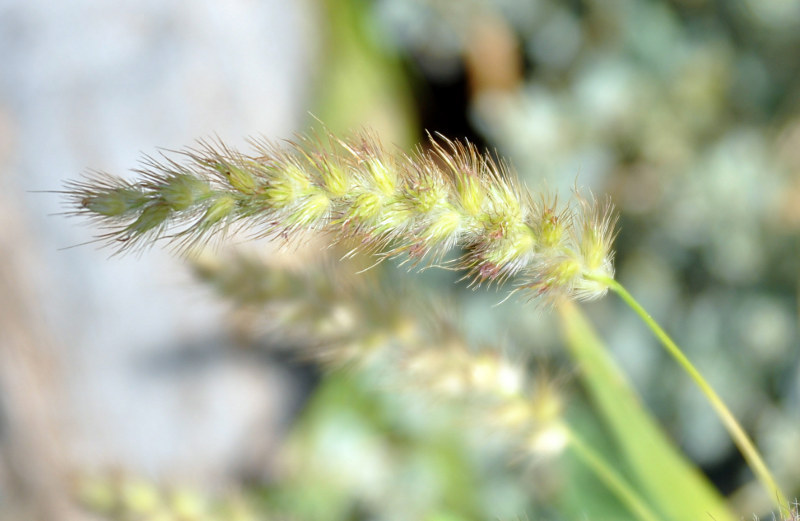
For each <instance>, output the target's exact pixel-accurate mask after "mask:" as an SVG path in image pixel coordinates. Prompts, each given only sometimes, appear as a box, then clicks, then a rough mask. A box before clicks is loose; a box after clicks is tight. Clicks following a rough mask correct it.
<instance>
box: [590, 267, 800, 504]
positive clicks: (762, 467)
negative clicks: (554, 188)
mask: <svg viewBox="0 0 800 521" xmlns="http://www.w3.org/2000/svg"><path fill="white" fill-rule="evenodd" d="M591 279H592V280H596V281H597V282H602V283H604V284H607V285H608V287H609V288H610V289H611V290H613V291H614V292H615V293H617V295H619V296H620V298H622V300H624V301H625V303H626V304H627V305H628V306H630V308H631V309H633V310H634V311H635V312H636V313H637V314H638V315H639V317H641V319H642V320H643V321H644V323H645V324H647V326H648V327H649V328H650V329H651V330H652V332H653V334H655V336H656V337H657V338H658V339H659V340H660V341H661V344H662V345H663V346H664V348H665V349H666V350H667V352H668V353H669V354H670V355H671V356H672V357H673V358H674V359H675V360H676V361H677V362H678V363H679V364H680V365H681V367H683V369H684V370H685V371H686V372H687V373H688V374H689V376H691V377H692V379H693V380H694V381H695V383H696V384H697V386H698V387H700V390H701V391H702V392H703V394H705V395H706V398H708V401H709V402H710V403H711V406H712V407H713V408H714V410H715V411H716V413H717V415H718V416H719V418H720V420H722V423H723V424H724V425H725V428H726V429H728V432H729V433H730V435H731V438H733V441H734V443H736V446H737V447H738V448H739V451H740V452H741V453H742V456H744V459H745V460H746V461H747V464H748V465H749V466H750V468H751V469H752V470H753V473H754V474H755V475H756V477H757V478H758V480H759V481H760V482H761V484H762V485H763V486H764V488H765V489H766V490H767V493H768V494H769V496H770V497H773V498H775V499H776V501H777V504H778V508H779V510H783V509H786V508H787V507H788V505H789V502H788V501H787V500H786V496H784V494H783V493H782V492H781V489H780V488H779V487H778V484H777V482H776V481H775V478H774V477H773V476H772V473H771V472H770V471H769V469H768V468H767V465H766V464H765V463H764V459H763V458H762V457H761V454H760V453H759V452H758V449H756V447H755V445H754V444H753V442H752V440H751V439H750V437H749V436H748V435H747V433H746V432H745V431H744V429H743V428H742V426H741V425H740V424H739V422H738V421H737V420H736V418H735V417H734V415H733V413H731V411H730V409H728V406H727V405H725V402H723V401H722V398H720V397H719V395H718V394H717V392H716V391H715V390H714V388H713V387H711V384H709V383H708V381H707V380H706V379H705V378H704V377H703V375H702V374H701V373H700V371H698V370H697V368H696V367H695V366H694V364H692V362H691V361H689V359H688V358H687V357H686V355H685V354H684V353H683V351H682V350H681V348H680V347H678V345H677V344H676V343H675V342H674V341H673V340H672V338H670V336H669V335H667V333H666V332H665V331H664V330H663V329H662V328H661V326H659V325H658V323H657V322H656V321H655V320H654V319H653V317H651V316H650V314H649V313H648V312H647V311H646V310H645V309H644V308H643V307H642V305H641V304H639V302H637V301H636V299H635V298H633V295H631V294H630V293H629V292H628V290H626V289H625V287H623V286H622V284H620V283H619V282H617V281H616V280H614V279H612V278H610V277H605V276H600V275H597V276H591Z"/></svg>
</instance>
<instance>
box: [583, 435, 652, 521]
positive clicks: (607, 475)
mask: <svg viewBox="0 0 800 521" xmlns="http://www.w3.org/2000/svg"><path fill="white" fill-rule="evenodd" d="M567 435H568V436H569V447H570V448H571V449H572V452H573V453H574V454H575V455H576V456H577V457H578V458H579V459H580V460H581V462H582V463H583V464H584V465H586V466H587V467H589V468H590V469H591V470H592V472H594V474H595V475H596V476H597V477H598V478H599V479H600V480H601V481H602V482H603V483H604V484H605V485H606V487H608V489H609V490H611V491H612V492H613V493H614V494H615V495H616V497H617V498H618V499H619V500H620V501H622V503H624V504H625V506H627V507H628V508H629V509H630V511H631V512H632V513H633V514H635V515H636V517H637V518H639V519H640V521H661V518H660V517H658V516H657V515H656V514H654V513H653V511H652V510H650V507H649V506H647V504H646V503H645V502H644V500H643V499H642V498H641V497H640V496H639V494H638V493H637V492H636V491H635V490H634V489H633V488H632V487H631V486H630V485H629V484H628V482H627V481H625V479H623V477H622V476H620V475H619V474H618V473H617V472H616V471H615V470H614V468H613V467H612V466H611V465H609V463H608V462H607V461H606V460H605V459H603V457H602V456H601V455H600V454H598V453H597V452H595V450H594V449H593V448H591V447H590V446H589V445H587V444H586V443H585V442H584V441H583V440H582V439H581V438H580V437H579V436H578V435H577V434H576V433H575V431H573V430H572V429H568V430H567Z"/></svg>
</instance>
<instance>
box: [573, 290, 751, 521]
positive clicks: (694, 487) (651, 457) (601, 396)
mask: <svg viewBox="0 0 800 521" xmlns="http://www.w3.org/2000/svg"><path fill="white" fill-rule="evenodd" d="M558 309H559V312H560V315H561V319H562V327H563V332H564V337H565V339H566V343H567V345H568V347H569V349H570V352H571V354H572V356H573V357H574V359H575V361H576V362H577V363H578V364H579V365H580V375H581V379H582V380H583V383H584V386H585V388H586V391H587V392H588V394H589V396H590V397H591V399H592V401H593V402H594V404H595V405H596V407H597V412H598V414H599V415H600V416H601V417H602V418H603V420H604V421H605V423H606V426H607V427H608V429H609V431H610V432H611V434H612V435H613V437H614V440H615V441H616V443H617V445H618V448H619V450H620V452H621V453H622V454H623V455H624V457H625V461H626V463H627V465H628V467H629V469H630V470H631V471H632V472H633V475H634V476H635V478H636V480H637V482H638V484H639V485H640V487H641V488H642V490H643V491H644V492H645V493H646V494H647V496H648V497H650V498H651V500H652V501H653V504H654V505H656V506H657V507H658V509H659V510H660V511H662V512H663V513H664V514H665V515H666V516H667V517H669V518H670V519H675V520H686V519H697V520H699V519H715V520H716V521H734V520H735V518H734V517H733V516H732V514H731V512H730V511H729V510H728V509H727V507H726V505H725V501H724V499H723V497H722V496H721V495H720V494H719V493H718V492H717V491H716V490H715V489H714V488H713V486H712V485H711V483H709V481H708V480H707V479H706V478H705V477H704V476H703V475H702V474H701V473H700V471H699V470H698V469H697V468H696V467H695V466H693V465H692V464H691V463H690V462H689V461H688V460H687V459H686V457H685V456H684V455H683V454H682V453H681V452H680V451H678V450H677V448H676V447H675V445H674V444H673V443H672V441H671V440H669V439H668V438H667V437H666V436H665V435H664V433H663V432H662V431H661V429H660V428H659V427H658V425H657V424H656V423H655V421H654V420H653V418H652V416H651V415H650V414H649V413H648V412H647V411H646V410H645V409H644V408H643V407H642V404H641V402H640V400H639V398H638V396H637V395H636V394H635V391H634V390H633V388H632V387H631V385H630V383H628V381H627V380H626V379H625V376H624V375H623V374H622V372H621V371H620V370H619V368H618V367H617V366H616V364H615V363H614V361H613V359H612V358H611V357H610V356H609V354H608V351H607V350H606V349H605V346H604V345H603V344H602V342H601V341H600V340H599V339H598V338H597V335H596V334H595V332H594V330H593V328H592V327H591V325H590V324H589V323H588V321H587V320H586V318H585V317H584V316H583V314H582V313H581V311H580V309H579V308H578V307H577V306H576V305H575V304H574V303H573V302H569V301H566V300H565V301H563V302H562V303H561V304H559V306H558Z"/></svg>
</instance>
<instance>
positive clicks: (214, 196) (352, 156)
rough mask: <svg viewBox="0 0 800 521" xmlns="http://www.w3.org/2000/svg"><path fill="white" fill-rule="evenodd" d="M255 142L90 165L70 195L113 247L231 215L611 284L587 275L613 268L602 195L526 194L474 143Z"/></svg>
mask: <svg viewBox="0 0 800 521" xmlns="http://www.w3.org/2000/svg"><path fill="white" fill-rule="evenodd" d="M251 144H252V146H253V150H252V152H251V153H250V154H243V153H240V152H238V151H235V150H232V149H230V148H228V147H226V146H225V145H223V144H221V143H216V142H201V143H200V144H199V145H198V146H197V147H195V148H191V149H186V150H184V151H181V152H176V153H173V154H164V155H163V156H162V157H161V158H160V159H155V158H151V157H148V158H146V159H145V160H144V161H143V162H142V166H141V167H140V168H139V169H138V170H137V171H136V172H137V173H139V174H140V176H141V178H140V179H139V180H138V181H133V182H131V181H127V180H125V179H123V178H120V177H116V176H112V175H108V174H102V173H96V174H89V175H88V176H87V177H86V178H85V179H84V180H83V181H81V182H75V183H71V184H70V185H69V186H68V188H67V195H68V197H69V201H70V205H71V206H72V208H73V209H74V211H75V213H78V214H86V215H89V216H91V217H92V218H93V219H95V220H96V221H98V222H99V224H100V225H101V226H102V227H103V228H104V229H105V232H104V233H103V234H102V235H100V237H99V239H100V240H101V241H103V242H106V243H108V244H110V245H112V246H113V247H115V248H116V249H117V250H119V251H122V250H126V249H129V248H135V247H143V246H147V245H151V244H153V243H155V242H157V241H161V240H165V241H168V242H170V243H171V244H172V245H174V246H175V247H177V248H178V249H179V250H184V251H185V250H187V249H191V248H192V247H194V246H197V245H200V246H202V245H205V244H207V243H209V242H210V241H211V240H212V239H213V238H214V237H216V236H219V235H220V234H224V233H225V232H226V231H229V230H231V229H237V230H238V229H244V230H247V231H248V232H250V233H252V234H253V235H255V236H266V237H270V238H278V239H284V240H288V241H291V240H293V239H296V238H298V237H302V236H303V235H304V233H305V232H308V231H319V232H325V233H327V234H328V235H329V237H330V238H331V239H332V242H346V243H347V244H348V245H351V247H352V253H358V252H362V251H363V252H369V253H373V254H377V255H379V256H380V257H382V258H385V257H393V256H401V255H402V256H405V257H406V259H407V260H408V261H409V262H411V263H412V264H413V265H430V264H443V259H444V257H445V255H446V254H448V253H449V252H450V251H452V250H454V248H456V247H461V248H462V250H461V255H460V257H459V258H458V259H456V260H451V261H449V262H446V263H444V264H446V265H448V266H450V267H453V268H456V269H459V270H463V271H464V272H466V275H465V276H466V277H467V278H470V279H471V280H472V282H473V283H474V284H476V285H480V284H481V283H493V282H496V283H501V282H503V281H505V280H507V279H509V278H512V277H513V278H514V279H515V281H516V283H517V287H518V288H519V289H528V290H531V291H532V292H533V294H534V295H539V294H546V295H553V294H567V295H571V296H574V297H577V298H581V299H593V298H597V297H599V296H601V295H603V294H604V293H605V291H606V289H607V288H606V287H605V285H603V284H601V283H599V282H597V280H598V278H597V277H596V276H605V277H612V276H613V273H614V268H613V262H612V260H613V253H612V250H611V243H612V239H613V235H614V220H615V218H614V216H613V212H612V207H611V205H610V204H609V203H608V202H599V201H597V200H595V199H594V198H593V197H588V198H583V197H580V196H579V195H577V194H576V196H575V198H576V201H577V202H573V203H571V204H567V205H562V206H560V205H558V204H557V202H556V200H555V198H554V197H550V196H547V195H543V194H540V195H538V196H534V195H532V194H531V193H530V192H529V191H528V190H527V189H526V188H525V187H523V186H522V185H521V184H520V182H519V181H518V180H517V178H516V177H515V176H514V175H513V173H512V172H511V171H510V169H509V168H508V166H507V165H505V164H503V163H502V162H498V161H496V160H494V159H492V158H491V157H490V156H488V155H486V154H481V153H480V152H479V151H478V150H477V149H476V147H475V146H473V145H472V144H470V143H461V142H456V141H451V140H448V139H446V138H443V137H436V138H433V137H431V138H430V140H429V143H428V145H429V146H428V148H427V149H422V148H419V149H417V150H416V151H414V152H412V153H410V154H407V153H403V152H401V151H399V150H394V151H388V150H387V149H386V148H385V147H384V146H382V145H381V143H380V141H379V140H378V139H377V138H376V137H375V136H373V135H372V134H369V133H366V132H364V133H361V134H359V135H357V136H356V137H354V138H350V139H339V138H337V137H334V136H332V135H328V136H326V137H325V138H319V137H313V138H312V137H300V138H298V139H297V140H296V141H294V142H287V143H286V144H285V145H284V146H278V145H276V144H273V143H270V142H267V141H263V140H254V141H252V142H251ZM591 276H595V277H594V278H591Z"/></svg>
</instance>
